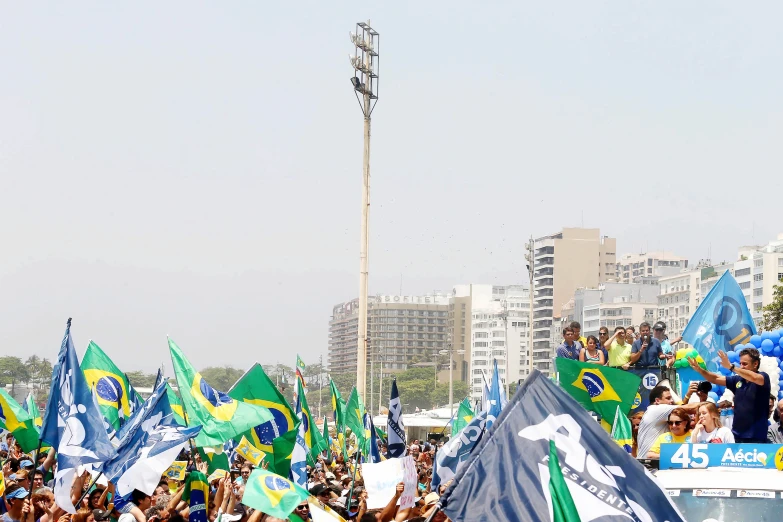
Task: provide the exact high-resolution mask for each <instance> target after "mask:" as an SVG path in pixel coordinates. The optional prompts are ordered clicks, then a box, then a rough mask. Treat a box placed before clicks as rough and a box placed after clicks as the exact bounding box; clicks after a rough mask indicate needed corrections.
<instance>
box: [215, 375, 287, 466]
mask: <svg viewBox="0 0 783 522" xmlns="http://www.w3.org/2000/svg"><path fill="white" fill-rule="evenodd" d="M228 395H229V397H231V398H233V399H236V400H238V401H243V402H246V403H248V404H254V405H256V406H262V407H264V408H266V409H268V410H269V412H270V413H271V414H272V419H271V420H270V421H268V422H265V423H263V424H259V425H258V426H254V427H253V428H252V429H251V430H248V431H247V432H246V433H244V436H245V438H246V439H247V440H248V442H250V444H252V445H253V446H255V447H256V448H258V449H260V450H261V451H264V452H265V453H273V452H274V448H273V447H272V441H273V440H274V439H275V438H277V437H279V436H281V435H284V434H285V433H288V432H289V431H292V430H293V431H295V430H296V429H297V428H298V425H299V421H298V420H297V419H296V414H295V413H294V410H293V408H291V406H290V405H289V404H288V401H286V400H285V397H283V394H282V393H280V390H278V389H277V386H275V383H273V382H272V380H271V379H270V378H269V376H268V375H267V374H266V372H265V371H264V369H263V368H262V367H261V365H260V364H258V363H255V364H254V365H253V366H252V367H251V368H250V369H249V370H248V371H247V372H245V374H244V375H243V376H242V378H240V379H239V381H237V383H236V384H235V385H234V387H233V388H231V390H230V391H229V392H228Z"/></svg>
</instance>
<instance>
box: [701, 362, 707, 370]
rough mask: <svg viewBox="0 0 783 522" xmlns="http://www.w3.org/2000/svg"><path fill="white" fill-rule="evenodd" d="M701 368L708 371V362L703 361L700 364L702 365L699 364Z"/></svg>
mask: <svg viewBox="0 0 783 522" xmlns="http://www.w3.org/2000/svg"><path fill="white" fill-rule="evenodd" d="M699 367H700V368H701V369H702V370H706V369H707V363H706V362H704V361H702V362H700V363H699Z"/></svg>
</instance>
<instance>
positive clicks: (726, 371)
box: [718, 366, 731, 375]
mask: <svg viewBox="0 0 783 522" xmlns="http://www.w3.org/2000/svg"><path fill="white" fill-rule="evenodd" d="M718 371H720V373H721V374H723V375H730V374H731V371H730V370H729V369H728V368H724V367H723V366H721V367H720V368H718Z"/></svg>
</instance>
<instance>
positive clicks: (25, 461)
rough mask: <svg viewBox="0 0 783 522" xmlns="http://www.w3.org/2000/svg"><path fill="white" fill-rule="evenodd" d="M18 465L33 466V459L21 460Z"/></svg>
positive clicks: (23, 466) (22, 466)
mask: <svg viewBox="0 0 783 522" xmlns="http://www.w3.org/2000/svg"><path fill="white" fill-rule="evenodd" d="M19 467H21V468H32V467H33V461H31V460H26V459H25V460H23V461H22V462H20V463H19Z"/></svg>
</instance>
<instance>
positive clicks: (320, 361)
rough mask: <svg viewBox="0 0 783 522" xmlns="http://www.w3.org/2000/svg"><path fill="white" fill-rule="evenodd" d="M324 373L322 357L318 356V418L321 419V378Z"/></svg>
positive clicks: (322, 385)
mask: <svg viewBox="0 0 783 522" xmlns="http://www.w3.org/2000/svg"><path fill="white" fill-rule="evenodd" d="M323 373H324V356H323V355H319V356H318V417H319V418H321V399H322V398H323V390H324V383H323V381H322V380H321V377H322V376H323Z"/></svg>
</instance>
